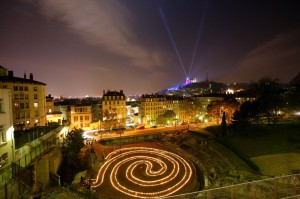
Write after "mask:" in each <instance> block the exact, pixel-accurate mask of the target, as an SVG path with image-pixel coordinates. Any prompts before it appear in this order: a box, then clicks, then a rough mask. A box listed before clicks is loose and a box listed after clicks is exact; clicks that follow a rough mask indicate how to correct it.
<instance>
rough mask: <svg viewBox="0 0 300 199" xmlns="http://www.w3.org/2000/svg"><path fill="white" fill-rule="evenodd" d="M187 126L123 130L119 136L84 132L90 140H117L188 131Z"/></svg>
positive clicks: (115, 133)
mask: <svg viewBox="0 0 300 199" xmlns="http://www.w3.org/2000/svg"><path fill="white" fill-rule="evenodd" d="M188 128H189V126H188V125H177V126H172V127H167V128H166V127H157V128H146V129H135V130H125V131H123V133H121V134H120V131H110V132H106V133H102V132H101V133H99V134H98V135H95V132H97V130H94V131H86V132H85V137H86V138H91V139H96V140H99V139H111V138H118V137H127V136H135V135H145V134H154V133H162V132H168V131H174V130H186V129H188Z"/></svg>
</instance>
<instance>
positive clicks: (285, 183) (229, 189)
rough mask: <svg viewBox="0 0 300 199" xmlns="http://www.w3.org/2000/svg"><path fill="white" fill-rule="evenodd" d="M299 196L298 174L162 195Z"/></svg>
mask: <svg viewBox="0 0 300 199" xmlns="http://www.w3.org/2000/svg"><path fill="white" fill-rule="evenodd" d="M298 196H299V197H300V174H294V175H287V176H280V177H275V178H270V179H264V180H258V181H252V182H247V183H242V184H236V185H231V186H226V187H220V188H214V189H208V190H203V191H198V192H193V193H187V194H181V195H174V196H168V197H164V198H165V199H186V198H194V199H217V198H230V199H235V198H239V199H250V198H251V199H256V198H293V197H298Z"/></svg>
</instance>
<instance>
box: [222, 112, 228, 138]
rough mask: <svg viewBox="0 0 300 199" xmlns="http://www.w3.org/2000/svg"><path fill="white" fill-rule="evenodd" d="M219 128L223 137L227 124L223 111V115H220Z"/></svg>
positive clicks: (225, 133)
mask: <svg viewBox="0 0 300 199" xmlns="http://www.w3.org/2000/svg"><path fill="white" fill-rule="evenodd" d="M221 130H222V132H221V137H225V136H226V135H227V124H226V115H225V112H223V116H222V122H221Z"/></svg>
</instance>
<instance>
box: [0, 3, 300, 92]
mask: <svg viewBox="0 0 300 199" xmlns="http://www.w3.org/2000/svg"><path fill="white" fill-rule="evenodd" d="M0 28H1V32H0V65H2V66H3V67H5V68H7V69H9V70H13V71H14V75H15V76H18V77H23V74H24V72H25V73H26V74H27V77H28V76H29V73H33V76H34V79H35V80H37V81H41V82H44V83H46V84H47V86H46V93H47V94H52V95H53V96H60V95H63V96H66V97H68V96H74V97H75V96H77V97H79V96H85V95H89V96H101V95H102V92H103V90H104V89H105V90H106V89H111V90H121V89H123V90H124V93H125V94H126V95H133V94H142V93H148V94H150V93H154V92H157V91H160V90H162V89H165V88H169V87H172V86H174V85H176V84H179V83H183V82H184V81H185V78H186V76H188V75H189V76H190V77H196V78H197V80H198V81H201V80H205V78H206V73H207V74H208V79H209V80H211V81H217V82H224V83H232V82H250V81H256V80H258V79H259V78H261V77H263V76H271V77H273V78H279V79H280V80H281V81H282V82H289V81H290V80H291V79H292V78H293V77H294V76H296V74H297V73H299V72H300V1H298V0H281V1H276V0H272V1H268V0H257V1H255V0H249V1H246V0H235V1H233V0H156V1H155V0H120V1H115V0H19V1H18V0H1V1H0Z"/></svg>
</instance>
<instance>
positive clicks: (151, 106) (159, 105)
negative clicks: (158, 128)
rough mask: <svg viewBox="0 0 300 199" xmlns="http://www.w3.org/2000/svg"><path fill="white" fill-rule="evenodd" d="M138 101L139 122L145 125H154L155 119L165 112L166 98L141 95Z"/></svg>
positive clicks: (163, 96)
mask: <svg viewBox="0 0 300 199" xmlns="http://www.w3.org/2000/svg"><path fill="white" fill-rule="evenodd" d="M140 101H141V106H140V110H139V115H140V117H141V122H142V123H143V124H146V125H151V126H152V125H156V120H157V118H158V117H159V116H160V115H163V114H164V113H165V112H166V110H167V99H166V96H165V95H159V94H154V95H153V94H152V95H142V97H141V99H140Z"/></svg>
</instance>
